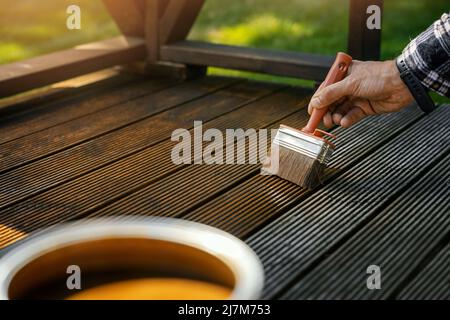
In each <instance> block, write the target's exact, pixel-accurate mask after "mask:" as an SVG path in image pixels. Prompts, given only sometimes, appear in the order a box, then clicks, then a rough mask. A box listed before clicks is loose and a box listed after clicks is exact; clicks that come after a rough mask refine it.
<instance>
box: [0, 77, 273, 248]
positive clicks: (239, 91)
mask: <svg viewBox="0 0 450 320" xmlns="http://www.w3.org/2000/svg"><path fill="white" fill-rule="evenodd" d="M278 88H279V86H274V85H263V84H255V83H245V82H244V83H242V84H236V85H235V86H232V87H229V88H227V89H224V90H220V91H217V92H215V93H213V94H210V95H208V96H206V97H204V98H202V99H198V100H194V101H191V102H189V103H186V104H184V105H183V106H179V107H178V108H175V109H172V110H168V111H166V112H162V113H160V114H158V115H155V116H153V117H150V118H148V119H146V120H144V121H141V122H139V123H135V124H134V125H130V126H127V127H125V128H123V129H121V130H117V131H114V132H113V133H111V134H109V135H105V136H102V137H100V138H97V139H94V140H92V141H90V142H89V143H87V144H82V145H79V146H77V147H75V148H71V149H68V150H66V151H64V152H62V153H58V154H56V155H53V156H51V157H49V158H47V159H49V161H47V162H46V163H45V164H43V165H42V166H41V167H39V168H34V169H33V172H34V173H35V174H37V175H38V176H37V177H36V176H33V175H31V174H30V172H21V173H22V175H20V176H19V175H17V171H16V170H14V171H10V172H8V173H7V174H10V173H12V172H15V173H16V175H9V178H10V181H13V182H12V184H11V183H9V186H7V187H5V188H4V189H3V190H2V191H3V192H2V195H3V200H4V201H5V203H9V201H14V200H13V199H14V198H15V197H18V196H19V197H20V196H22V197H23V196H24V193H25V194H26V193H27V192H29V190H33V189H34V192H36V191H37V190H42V189H40V188H43V186H45V185H46V186H47V187H49V186H51V183H52V182H53V183H58V182H57V181H58V179H61V177H62V176H63V174H65V175H66V178H67V176H68V175H70V174H72V176H73V175H76V174H79V171H82V170H83V168H86V167H88V168H90V170H91V171H92V169H93V168H94V169H95V168H98V167H99V166H100V167H101V166H102V165H105V164H108V163H110V162H111V161H112V160H114V159H115V160H117V159H119V158H124V157H125V156H127V155H130V154H132V153H134V152H136V151H139V150H144V149H145V148H147V147H150V146H152V145H154V144H157V143H158V142H161V141H164V140H167V139H168V138H169V137H170V135H171V133H172V130H174V129H176V128H183V127H184V128H191V127H192V125H193V121H194V120H200V121H205V122H207V121H210V120H212V119H214V118H217V117H219V118H218V119H220V120H218V121H223V119H224V118H226V117H228V116H229V115H230V114H233V112H232V111H233V110H237V111H238V110H239V108H241V107H242V106H243V105H245V104H246V103H249V102H250V101H254V100H257V99H258V98H259V97H262V96H264V95H268V94H270V92H272V91H273V90H276V89H278ZM237 111H236V112H237ZM230 112H231V113H230ZM223 114H226V115H224V116H223V117H222V119H221V118H220V116H221V115H223ZM246 116H247V119H249V118H250V117H251V114H247V115H246ZM232 118H234V119H242V117H235V116H232ZM170 145H173V144H170ZM167 146H168V145H167V144H166V145H165V147H167ZM58 155H62V157H61V158H56V157H57V156H58ZM161 159H165V161H164V162H163V163H162V162H161ZM167 159H168V160H169V161H170V150H168V152H167V153H154V151H153V148H147V149H145V150H144V151H143V153H137V154H136V155H134V156H132V157H131V158H130V159H127V158H124V159H123V160H122V161H119V162H118V163H116V164H113V165H111V166H107V167H105V168H102V169H101V170H99V171H97V172H93V173H92V174H88V175H87V176H82V177H79V178H78V179H75V180H72V181H70V182H68V183H66V184H64V185H62V186H60V187H58V188H56V189H51V190H49V191H47V192H44V193H41V194H38V195H36V196H34V197H31V198H29V199H27V200H25V201H22V202H19V203H17V204H16V205H13V206H9V207H7V208H6V209H5V210H2V211H0V223H1V224H3V225H4V226H5V227H8V228H10V229H14V230H16V231H17V232H18V233H17V234H19V235H20V232H22V231H26V232H29V231H32V230H35V229H36V228H38V227H43V226H48V225H50V224H51V223H56V222H58V221H62V220H64V219H67V218H70V217H74V216H76V215H82V214H85V213H86V212H87V211H88V210H90V209H92V207H95V206H100V205H104V204H105V203H108V201H111V200H112V199H114V197H117V196H120V195H121V194H122V193H123V192H128V191H129V190H132V188H133V187H136V185H137V186H139V183H142V181H143V180H144V181H145V179H150V181H151V179H152V178H153V177H155V178H157V177H158V172H157V171H156V168H155V165H159V164H160V163H161V164H165V165H166V166H167V164H168V163H169V162H168V161H167ZM149 160H150V161H149ZM170 164H171V163H170ZM52 165H53V167H52ZM55 166H56V167H58V168H60V171H61V172H60V173H61V175H58V173H57V172H55V174H53V175H52V171H51V170H53V169H54V167H55ZM163 167H164V166H163V165H162V166H161V168H163ZM46 168H47V169H46ZM168 169H171V170H174V168H168ZM175 169H176V168H175ZM40 170H44V172H41V171H40ZM85 173H86V172H85ZM47 174H48V175H50V177H51V178H50V179H47ZM161 174H163V173H160V175H161ZM3 176H5V174H4V175H3ZM63 178H64V176H63ZM14 179H15V180H16V181H14ZM99 179H100V180H99ZM63 181H64V180H63ZM15 199H17V198H15ZM5 205H6V204H5ZM21 229H22V231H20V232H19V230H21ZM2 239H3V240H5V241H12V239H11V238H10V237H9V235H8V234H6V237H5V238H2Z"/></svg>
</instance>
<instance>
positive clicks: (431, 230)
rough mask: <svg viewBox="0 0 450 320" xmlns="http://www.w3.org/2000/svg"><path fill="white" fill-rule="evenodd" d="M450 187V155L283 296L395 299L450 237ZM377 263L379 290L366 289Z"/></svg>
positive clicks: (295, 297) (294, 297) (293, 297)
mask: <svg viewBox="0 0 450 320" xmlns="http://www.w3.org/2000/svg"><path fill="white" fill-rule="evenodd" d="M448 185H450V154H449V155H447V156H446V157H445V158H444V159H443V160H442V161H440V162H438V163H437V164H436V165H435V166H434V168H432V170H430V171H429V172H427V173H426V174H425V175H424V176H423V177H422V178H421V179H419V180H418V181H417V182H415V183H414V184H413V185H412V186H411V187H408V188H407V189H406V190H405V191H404V192H403V194H402V195H401V196H400V197H398V198H397V199H395V200H394V201H393V202H392V203H391V204H390V205H389V206H388V207H387V208H386V209H384V210H382V211H381V212H380V213H378V214H377V216H376V217H375V218H374V219H373V220H372V221H370V223H368V224H367V225H366V226H364V228H362V229H361V230H360V231H359V232H358V233H357V234H355V235H354V236H353V237H351V238H350V239H348V241H346V242H345V244H344V245H342V246H341V247H340V248H338V250H337V251H335V252H333V253H332V254H331V255H329V256H328V257H327V258H326V259H325V260H324V261H323V262H322V263H320V264H319V265H317V266H316V267H315V268H314V269H312V270H311V271H310V272H309V273H308V275H307V276H306V277H304V278H303V279H300V280H299V281H298V282H297V283H296V284H295V285H294V286H293V287H292V288H291V289H289V291H288V292H287V293H286V294H285V295H284V296H283V297H282V298H287V299H388V298H393V297H394V295H395V293H396V292H397V291H399V289H401V288H402V286H404V285H405V283H407V282H408V281H411V280H410V278H412V277H413V276H414V275H415V274H417V273H418V272H419V270H420V269H421V268H422V264H423V263H424V262H427V261H428V259H429V257H432V256H434V254H435V251H436V248H440V247H441V245H440V244H442V243H445V241H446V240H447V239H449V237H450V214H449V213H450V201H449V197H450V188H446V187H443V186H448ZM373 265H376V266H378V267H379V268H380V271H381V276H380V279H381V285H380V288H379V289H378V290H369V289H368V288H367V285H366V280H367V278H368V277H369V274H367V268H368V267H369V266H373ZM449 271H450V265H449ZM442 278H444V277H442ZM449 294H450V292H449Z"/></svg>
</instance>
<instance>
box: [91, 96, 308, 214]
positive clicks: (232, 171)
mask: <svg viewBox="0 0 450 320" xmlns="http://www.w3.org/2000/svg"><path fill="white" fill-rule="evenodd" d="M282 95H283V93H280V94H278V95H273V96H272V97H270V98H268V99H266V101H261V102H260V104H264V103H267V104H269V105H270V104H272V110H271V112H270V113H269V114H270V115H271V116H272V119H267V121H268V123H267V124H266V125H270V127H271V128H276V127H278V126H279V123H276V125H274V124H273V123H274V122H275V121H277V120H280V118H279V117H280V116H286V115H287V114H289V113H290V112H294V111H295V110H298V108H299V107H300V106H299V105H298V101H299V97H295V96H291V97H289V95H286V96H285V97H284V98H283V99H281V100H282V101H283V104H282V105H281V104H278V105H277V104H276V103H277V101H280V98H282ZM300 101H301V104H302V105H301V107H304V106H305V105H306V102H307V100H306V99H303V100H300ZM258 108H259V110H266V108H265V106H264V105H261V106H258ZM276 109H278V111H275V110H276ZM255 111H256V110H255ZM274 111H275V112H274ZM242 113H244V111H242ZM260 113H261V112H260ZM248 114H250V115H253V114H254V113H252V112H249V113H248ZM266 117H267V116H266ZM307 118H308V115H307V112H306V109H302V110H301V111H297V112H295V113H294V114H292V115H290V116H288V117H287V118H285V119H283V122H284V121H286V123H288V124H290V125H299V126H300V125H304V124H305V123H306V120H307ZM250 125H251V124H250ZM244 129H246V127H244ZM223 130H224V129H223ZM234 149H235V150H236V153H237V154H244V152H245V154H247V155H248V154H249V150H251V151H250V152H256V150H255V148H254V147H251V146H250V145H249V144H248V143H245V144H241V145H239V144H238V145H237V146H236V144H235V145H234ZM232 152H234V150H233V151H231V150H230V149H228V150H225V151H224V158H226V154H231V153H232ZM258 168H259V164H245V165H244V164H243V165H216V164H212V165H204V164H203V165H186V166H184V167H182V168H181V170H179V171H177V172H176V173H174V174H172V175H170V176H168V177H165V178H164V179H162V180H159V181H157V182H155V183H152V184H150V185H148V186H146V187H145V188H142V189H141V190H139V191H137V192H135V193H133V194H130V195H129V196H127V197H124V198H123V199H120V200H118V201H116V202H114V203H112V204H111V205H108V206H106V207H104V208H102V209H100V210H98V211H96V212H94V213H92V214H91V215H90V216H89V217H90V218H93V217H105V216H108V217H111V216H119V219H121V218H122V217H120V213H121V212H127V215H128V216H127V217H126V219H127V220H129V219H130V216H131V215H135V216H164V217H175V216H182V215H183V214H184V213H185V212H188V211H189V210H191V208H192V207H195V206H197V205H199V204H201V203H203V202H205V201H208V200H209V199H210V198H212V197H215V196H216V195H217V194H220V193H221V192H223V190H226V189H227V188H229V187H231V186H233V185H235V184H237V183H239V182H241V181H242V180H245V179H246V178H248V176H251V175H254V174H255V173H256V172H257V171H258Z"/></svg>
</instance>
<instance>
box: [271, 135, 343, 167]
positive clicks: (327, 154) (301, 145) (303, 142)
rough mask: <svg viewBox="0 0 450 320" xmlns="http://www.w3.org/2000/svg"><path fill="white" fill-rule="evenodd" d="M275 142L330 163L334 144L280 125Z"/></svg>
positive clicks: (323, 162) (324, 162) (321, 161)
mask: <svg viewBox="0 0 450 320" xmlns="http://www.w3.org/2000/svg"><path fill="white" fill-rule="evenodd" d="M273 143H275V144H277V145H279V146H280V147H284V148H287V149H290V150H292V151H295V152H299V153H301V154H303V155H305V156H308V157H310V158H313V159H316V160H317V161H319V162H320V163H322V164H325V165H326V164H328V162H329V161H330V158H331V155H332V154H333V151H334V146H333V145H332V144H331V143H329V142H328V141H327V140H325V139H323V138H320V137H316V136H313V135H311V134H307V133H304V132H302V131H300V130H296V129H293V128H289V127H285V126H283V127H280V128H279V129H278V131H277V134H276V135H275V138H274V140H273Z"/></svg>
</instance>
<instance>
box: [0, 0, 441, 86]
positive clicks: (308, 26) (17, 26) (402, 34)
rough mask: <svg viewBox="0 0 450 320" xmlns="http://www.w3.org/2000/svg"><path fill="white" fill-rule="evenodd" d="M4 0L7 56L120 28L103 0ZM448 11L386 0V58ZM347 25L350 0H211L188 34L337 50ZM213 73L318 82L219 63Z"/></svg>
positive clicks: (1, 29)
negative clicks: (77, 13) (75, 19)
mask: <svg viewBox="0 0 450 320" xmlns="http://www.w3.org/2000/svg"><path fill="white" fill-rule="evenodd" d="M70 4H78V5H79V6H80V7H81V10H82V29H81V30H72V31H70V30H67V29H66V26H65V20H66V16H67V15H66V12H65V10H66V7H67V6H68V5H70ZM0 5H2V6H3V7H2V8H1V9H0V35H1V39H0V64H1V63H8V62H12V61H16V60H21V59H24V58H28V57H31V56H35V55H39V54H43V53H47V52H51V51H55V50H60V49H63V48H67V47H71V46H74V45H77V44H81V43H85V42H89V41H95V40H99V39H103V38H108V37H112V36H115V35H118V34H119V31H118V30H117V28H116V26H115V24H114V23H113V22H112V20H111V19H110V17H109V16H108V14H107V12H106V10H105V9H104V7H103V4H102V3H101V1H100V0H39V1H37V0H2V1H1V3H0ZM444 11H448V0H433V1H430V0H385V5H384V15H383V30H382V58H383V59H389V58H393V57H395V56H397V55H398V54H399V53H400V52H401V50H402V49H403V48H404V46H405V45H406V44H407V43H408V42H409V41H410V39H412V38H414V37H415V36H416V35H417V34H419V33H420V32H421V31H423V30H424V29H425V28H426V27H427V26H429V25H430V24H431V23H432V22H433V21H434V20H435V19H437V18H438V17H439V16H440V15H441V14H442V13H443V12H444ZM347 25H348V0H313V1H311V0H207V1H206V4H205V6H204V8H203V10H202V12H201V14H200V16H199V17H198V19H197V22H196V24H195V26H194V28H193V29H192V31H191V33H190V35H189V38H191V39H196V40H205V41H211V42H216V43H224V44H234V45H243V46H252V47H258V48H271V49H282V50H293V51H303V52H311V53H321V54H330V55H333V54H335V53H336V51H345V50H346V43H347ZM210 73H212V74H221V75H232V76H244V77H250V78H253V79H262V80H266V81H275V82H288V83H300V84H303V85H311V82H307V81H299V80H296V79H285V78H280V77H273V76H267V75H259V74H253V73H249V72H239V71H232V70H222V69H218V68H210Z"/></svg>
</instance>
